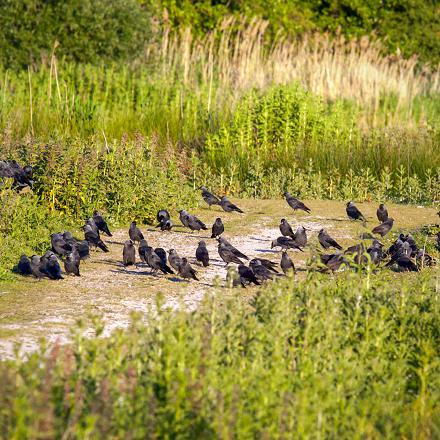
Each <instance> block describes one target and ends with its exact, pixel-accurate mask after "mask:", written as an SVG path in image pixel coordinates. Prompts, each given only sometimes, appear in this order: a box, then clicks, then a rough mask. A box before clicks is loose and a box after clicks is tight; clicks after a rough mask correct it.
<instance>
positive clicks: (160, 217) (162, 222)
mask: <svg viewBox="0 0 440 440" xmlns="http://www.w3.org/2000/svg"><path fill="white" fill-rule="evenodd" d="M156 218H157V221H158V222H159V224H158V225H157V226H156V228H160V230H161V231H171V228H172V227H173V226H174V225H173V222H172V221H171V218H170V213H169V212H168V211H167V210H166V209H161V210H160V211H158V212H157V215H156Z"/></svg>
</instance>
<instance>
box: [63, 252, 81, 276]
mask: <svg viewBox="0 0 440 440" xmlns="http://www.w3.org/2000/svg"><path fill="white" fill-rule="evenodd" d="M80 261H81V260H80V256H79V253H78V250H77V249H76V248H73V250H72V252H69V253H68V254H67V255H66V259H65V261H64V271H65V272H66V274H67V275H70V274H72V275H75V276H77V277H79V276H80V273H79V263H80Z"/></svg>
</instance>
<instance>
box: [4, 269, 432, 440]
mask: <svg viewBox="0 0 440 440" xmlns="http://www.w3.org/2000/svg"><path fill="white" fill-rule="evenodd" d="M395 278H396V275H392V274H390V273H386V274H385V275H384V276H378V277H373V276H371V274H370V275H364V274H353V273H352V274H342V275H338V276H337V277H329V276H323V275H319V274H310V276H309V277H308V278H307V279H306V280H304V281H294V280H286V281H283V282H280V283H277V284H275V285H271V286H268V287H267V288H265V289H263V290H261V292H259V293H258V294H257V295H256V296H255V297H254V298H253V299H251V300H243V299H241V298H240V297H237V296H236V295H235V294H234V292H229V291H223V292H220V291H219V292H213V294H212V295H211V296H210V297H209V298H208V299H206V301H205V303H204V304H203V305H202V306H201V307H200V308H199V309H198V310H197V311H195V312H193V313H186V312H183V311H177V312H176V311H167V310H162V311H161V312H160V313H158V314H157V313H151V314H149V315H148V317H147V320H148V325H147V326H144V325H143V324H141V322H140V321H139V319H135V320H134V321H133V324H132V326H131V327H130V328H129V329H128V330H121V331H116V332H115V333H114V334H113V335H112V336H111V337H110V338H107V339H102V338H92V339H85V338H84V336H82V333H81V330H80V329H78V330H77V331H75V334H76V336H75V337H74V342H73V343H72V345H71V346H67V347H59V346H56V347H53V348H50V349H49V351H48V352H47V357H46V355H45V353H46V352H45V350H44V348H42V350H41V352H40V353H35V354H33V355H31V356H30V358H29V360H28V361H25V362H23V361H18V360H17V361H8V362H5V363H2V364H1V365H0V369H1V370H2V377H3V380H2V381H1V384H0V389H1V392H0V403H1V404H0V407H1V408H2V410H1V411H0V422H1V423H0V427H1V428H0V429H1V433H2V436H3V437H6V438H13V437H16V438H28V437H35V436H36V435H37V434H38V435H39V436H44V435H45V436H48V437H60V436H62V435H63V433H64V434H65V433H66V432H69V436H70V437H72V438H84V437H91V438H101V437H106V438H122V437H126V436H128V435H129V436H130V437H132V438H145V437H167V438H207V437H209V438H213V437H222V438H231V437H235V438H254V437H268V438H284V437H285V436H288V437H294V438H316V437H322V438H335V437H337V438H347V439H348V438H377V437H386V438H396V437H404V438H426V439H428V438H435V437H437V436H438V435H439V434H440V424H439V423H440V418H439V417H440V413H439V406H438V401H439V397H440V396H439V389H440V383H439V377H440V365H439V362H438V357H439V347H440V340H439V334H440V321H439V316H440V308H439V306H440V303H439V300H438V291H437V290H438V280H437V279H436V277H435V276H433V275H432V274H431V273H430V272H425V273H423V274H421V275H419V276H416V277H408V276H407V275H406V274H401V275H400V276H399V277H398V278H399V282H398V283H395V282H394V283H392V282H391V281H392V280H394V279H395ZM158 310H161V309H160V304H159V309H158ZM101 331H102V327H101V326H100V325H98V326H97V329H96V334H97V336H99V334H100V332H101Z"/></svg>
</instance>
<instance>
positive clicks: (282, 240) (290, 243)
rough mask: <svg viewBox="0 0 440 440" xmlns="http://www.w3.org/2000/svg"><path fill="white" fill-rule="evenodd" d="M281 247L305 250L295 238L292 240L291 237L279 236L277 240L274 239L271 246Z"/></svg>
mask: <svg viewBox="0 0 440 440" xmlns="http://www.w3.org/2000/svg"><path fill="white" fill-rule="evenodd" d="M276 247H280V248H281V249H282V250H283V249H299V250H300V251H301V252H304V251H303V250H302V249H301V248H300V247H299V246H298V245H297V244H296V241H295V240H292V239H291V238H289V237H278V238H275V240H272V243H271V245H270V248H271V249H273V248H276Z"/></svg>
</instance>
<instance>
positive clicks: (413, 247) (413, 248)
mask: <svg viewBox="0 0 440 440" xmlns="http://www.w3.org/2000/svg"><path fill="white" fill-rule="evenodd" d="M405 242H406V243H408V244H409V246H410V248H411V255H410V256H411V257H414V256H415V255H416V254H417V251H418V250H419V248H418V247H417V243H416V242H415V240H414V237H413V236H412V235H411V234H407V236H406V237H405Z"/></svg>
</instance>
